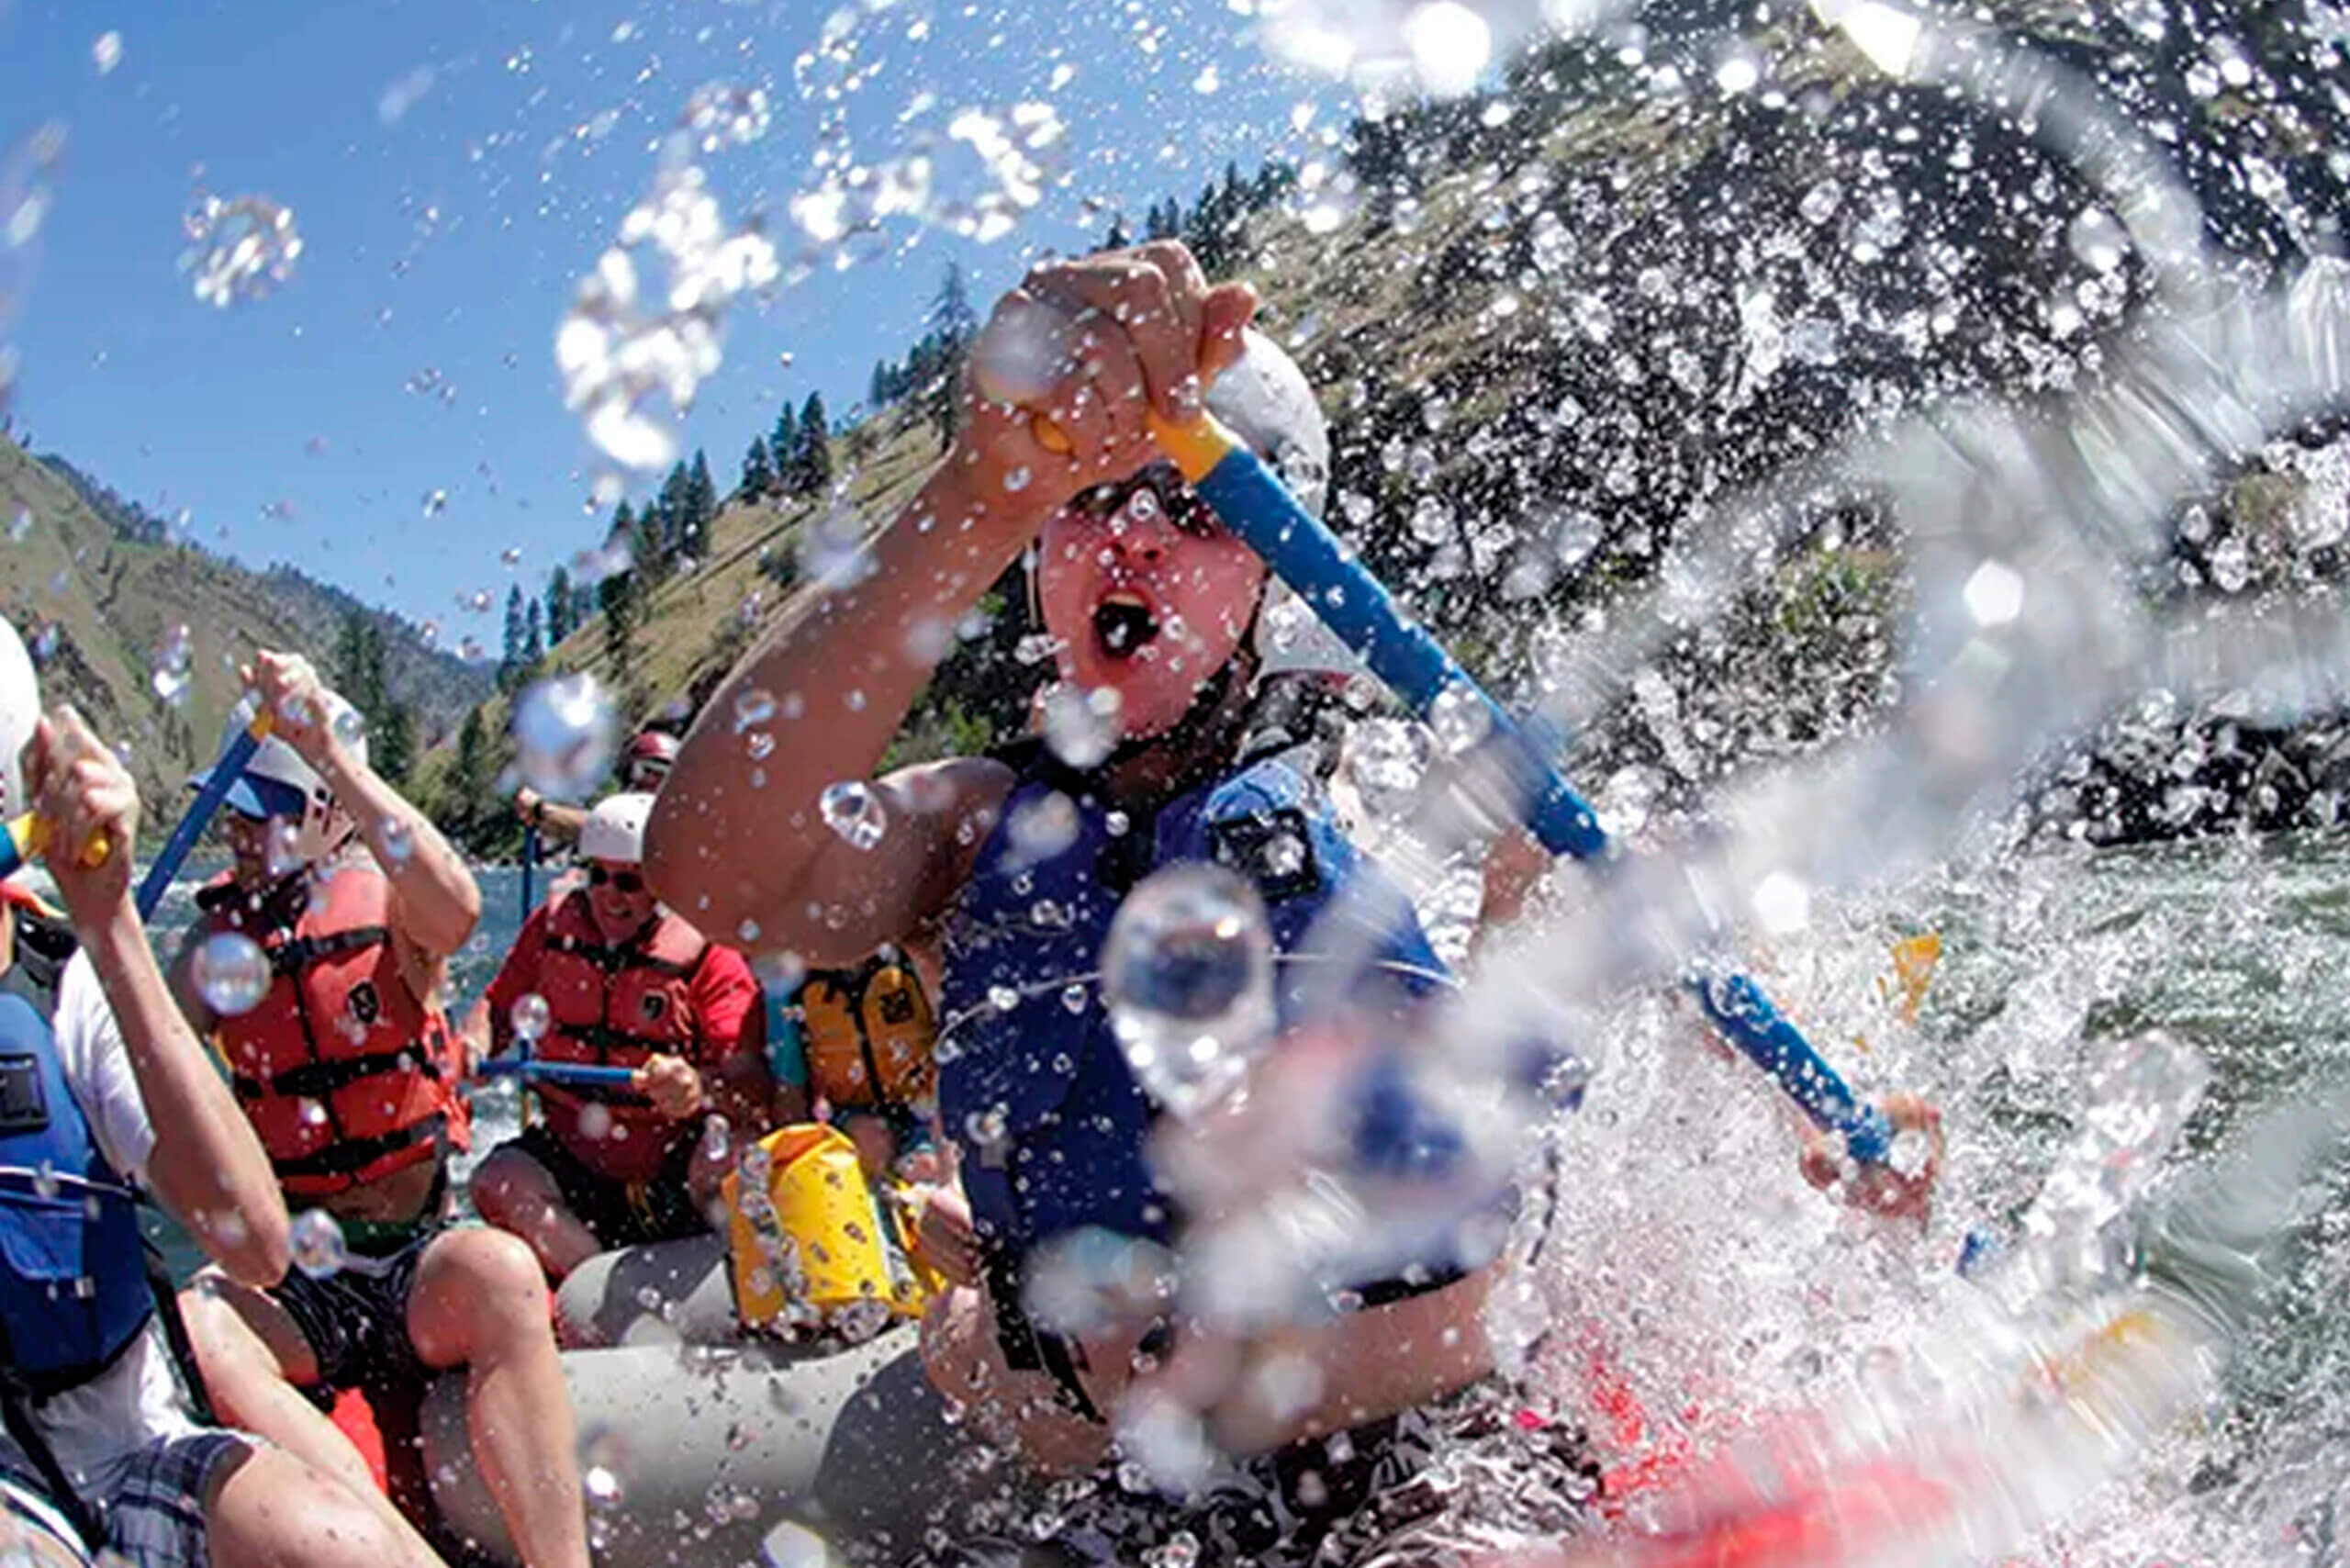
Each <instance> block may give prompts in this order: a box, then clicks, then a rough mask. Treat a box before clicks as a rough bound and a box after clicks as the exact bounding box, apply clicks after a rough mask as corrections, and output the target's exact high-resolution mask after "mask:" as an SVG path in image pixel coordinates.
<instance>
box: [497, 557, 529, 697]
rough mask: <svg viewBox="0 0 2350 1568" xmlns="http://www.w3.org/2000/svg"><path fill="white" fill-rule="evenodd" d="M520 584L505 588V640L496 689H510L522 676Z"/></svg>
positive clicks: (502, 646) (499, 660)
mask: <svg viewBox="0 0 2350 1568" xmlns="http://www.w3.org/2000/svg"><path fill="white" fill-rule="evenodd" d="M522 667H523V666H522V585H521V584H520V583H515V584H512V585H511V586H509V588H507V590H506V640H505V642H504V644H502V645H501V651H500V653H499V655H498V689H499V690H500V691H511V690H513V689H514V687H515V684H516V683H517V682H518V681H520V679H521V678H522Z"/></svg>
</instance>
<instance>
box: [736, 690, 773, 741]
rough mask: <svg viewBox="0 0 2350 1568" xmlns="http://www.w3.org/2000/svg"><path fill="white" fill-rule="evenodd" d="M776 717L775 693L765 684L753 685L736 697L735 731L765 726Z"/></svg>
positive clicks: (741, 731) (739, 732) (740, 731)
mask: <svg viewBox="0 0 2350 1568" xmlns="http://www.w3.org/2000/svg"><path fill="white" fill-rule="evenodd" d="M774 718H775V693H773V692H771V691H769V690H768V689H767V688H765V687H763V686H755V687H752V688H751V689H749V690H748V691H744V692H743V693H741V694H739V695H738V696H737V697H736V698H735V699H734V733H735V734H738V735H739V734H743V733H744V731H746V730H756V729H761V728H764V727H765V726H766V725H767V724H768V723H769V722H772V721H773V720H774Z"/></svg>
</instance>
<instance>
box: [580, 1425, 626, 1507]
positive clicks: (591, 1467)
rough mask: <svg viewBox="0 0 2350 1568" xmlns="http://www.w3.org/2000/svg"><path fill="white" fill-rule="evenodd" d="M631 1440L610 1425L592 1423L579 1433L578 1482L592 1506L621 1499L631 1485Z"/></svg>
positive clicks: (606, 1505) (604, 1505)
mask: <svg viewBox="0 0 2350 1568" xmlns="http://www.w3.org/2000/svg"><path fill="white" fill-rule="evenodd" d="M628 1472H629V1442H628V1438H627V1435H626V1434H625V1433H622V1432H621V1431H620V1430H618V1429H617V1428H611V1427H590V1428H588V1430H587V1431H585V1432H582V1433H581V1434H580V1436H579V1484H580V1489H581V1490H582V1491H583V1492H585V1493H586V1494H587V1496H588V1506H589V1507H591V1508H609V1507H610V1506H613V1505H614V1504H616V1503H618V1502H620V1500H621V1496H622V1495H624V1494H625V1492H626V1490H627V1485H628Z"/></svg>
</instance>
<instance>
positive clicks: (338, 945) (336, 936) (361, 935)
mask: <svg viewBox="0 0 2350 1568" xmlns="http://www.w3.org/2000/svg"><path fill="white" fill-rule="evenodd" d="M391 939H392V934H391V932H390V931H389V930H387V929H386V927H384V926H381V925H354V926H353V927H352V928H351V929H350V930H348V931H337V932H333V933H330V934H329V935H325V936H295V937H289V938H288V939H287V940H285V941H284V942H280V943H279V944H277V946H274V947H272V948H270V949H268V951H269V967H270V968H271V969H273V970H274V971H275V972H276V973H278V974H281V975H298V974H300V973H301V972H302V971H303V970H305V969H308V968H309V967H310V966H311V965H313V964H318V963H323V962H325V961H326V960H327V959H329V958H341V957H342V955H343V954H345V953H355V952H357V951H359V950H360V949H361V948H363V947H380V946H383V945H384V944H385V943H386V942H389V941H390V940H391Z"/></svg>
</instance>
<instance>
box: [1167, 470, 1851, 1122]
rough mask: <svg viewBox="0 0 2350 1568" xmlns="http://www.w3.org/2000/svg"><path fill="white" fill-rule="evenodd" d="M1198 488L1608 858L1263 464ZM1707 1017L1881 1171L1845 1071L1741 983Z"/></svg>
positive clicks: (1554, 778)
mask: <svg viewBox="0 0 2350 1568" xmlns="http://www.w3.org/2000/svg"><path fill="white" fill-rule="evenodd" d="M1194 487H1195V488H1196V489H1197V490H1198V491H1199V493H1200V495H1201V497H1202V498H1204V499H1205V500H1206V501H1207V503H1208V505H1209V506H1211V507H1213V508H1214V509H1215V514H1216V517H1217V518H1218V520H1219V521H1222V522H1223V523H1224V525H1225V527H1227V528H1229V529H1231V530H1232V532H1234V533H1235V534H1236V535H1237V536H1238V538H1239V539H1240V540H1241V542H1242V543H1245V544H1247V545H1248V547H1249V548H1250V549H1251V550H1254V551H1255V552H1256V553H1257V554H1258V555H1259V557H1260V558H1261V559H1262V560H1263V561H1264V563H1265V565H1266V566H1269V567H1270V568H1271V569H1272V571H1273V573H1274V575H1275V576H1277V577H1280V578H1281V580H1282V581H1283V582H1285V583H1287V584H1289V586H1290V587H1291V588H1293V589H1295V590H1296V591H1297V593H1298V595H1299V597H1300V598H1302V599H1304V600H1305V602H1306V603H1307V604H1308V605H1309V606H1311V607H1312V609H1313V610H1314V613H1315V615H1317V616H1319V617H1320V618H1321V621H1322V623H1323V624H1324V625H1326V626H1327V627H1328V628H1329V629H1330V630H1331V632H1332V633H1335V634H1336V635H1337V638H1338V640H1339V641H1340V642H1343V643H1344V644H1346V645H1347V646H1348V647H1349V648H1351V649H1353V650H1354V652H1355V653H1356V654H1357V655H1360V657H1361V659H1362V661H1363V662H1364V663H1365V664H1367V665H1369V666H1371V673H1372V674H1373V675H1375V676H1377V677H1378V678H1380V679H1381V680H1382V681H1383V682H1385V683H1386V685H1387V687H1388V689H1391V690H1393V692H1394V693H1395V694H1396V695H1397V696H1399V697H1401V698H1403V699H1404V701H1405V702H1407V703H1409V704H1410V705H1411V707H1412V710H1413V711H1415V712H1416V713H1418V714H1420V715H1422V716H1423V717H1426V716H1427V713H1428V712H1429V711H1430V710H1431V709H1432V708H1433V707H1435V705H1436V703H1437V701H1438V699H1439V698H1442V697H1443V696H1444V694H1445V693H1446V692H1448V691H1451V692H1457V693H1460V694H1461V696H1460V697H1456V698H1455V699H1453V700H1463V698H1465V699H1466V700H1473V701H1476V702H1480V703H1482V704H1483V706H1484V708H1485V710H1486V711H1487V712H1488V713H1489V714H1490V715H1491V717H1492V726H1491V734H1490V738H1489V739H1488V741H1487V742H1486V743H1485V744H1486V746H1487V747H1488V748H1489V749H1490V751H1491V753H1492V755H1494V756H1497V757H1498V758H1499V759H1500V760H1501V762H1502V763H1503V765H1504V767H1505V769H1506V771H1507V773H1508V775H1509V777H1510V778H1511V780H1512V782H1513V783H1515V784H1516V787H1517V791H1518V796H1519V799H1520V801H1522V802H1523V804H1522V807H1521V810H1522V812H1523V815H1524V818H1525V821H1526V824H1527V827H1528V828H1529V829H1530V830H1531V831H1532V832H1533V834H1534V836H1535V837H1536V838H1537V839H1538V840H1539V841H1540V843H1541V844H1542V846H1543V847H1544V848H1546V849H1548V850H1550V852H1551V853H1552V854H1553V855H1572V856H1573V857H1576V858H1577V859H1579V860H1588V859H1593V858H1595V857H1603V856H1605V855H1606V854H1607V853H1608V852H1609V848H1610V846H1609V844H1608V840H1607V835H1606V833H1604V832H1603V831H1602V830H1601V829H1600V826H1599V823H1598V819H1597V818H1596V817H1595V815H1594V814H1593V812H1592V810H1591V808H1590V806H1588V805H1586V804H1585V803H1584V802H1583V800H1582V799H1581V798H1580V797H1579V796H1577V795H1576V794H1575V792H1574V790H1573V789H1572V788H1571V787H1570V786H1569V785H1568V783H1567V781H1566V780H1565V779H1564V778H1561V777H1560V775H1559V772H1558V769H1557V768H1555V767H1552V766H1551V765H1550V760H1549V758H1548V757H1547V756H1545V755H1543V753H1542V751H1541V750H1540V749H1539V748H1538V747H1537V745H1535V744H1534V742H1533V740H1532V739H1531V737H1529V736H1528V735H1527V733H1526V731H1525V730H1524V729H1522V728H1521V727H1520V726H1519V725H1518V724H1517V723H1516V721H1514V720H1513V719H1512V718H1511V717H1510V716H1509V715H1508V714H1507V713H1506V712H1505V711H1503V710H1502V708H1501V706H1500V705H1499V704H1498V703H1496V702H1494V700H1493V699H1492V698H1491V697H1489V696H1487V695H1486V694H1485V692H1484V690H1483V689H1482V688H1480V687H1479V686H1478V685H1477V684H1476V683H1475V682H1474V681H1472V680H1471V679H1470V678H1469V675H1468V673H1467V672H1466V671H1464V670H1463V669H1462V668H1461V667H1460V666H1459V665H1458V664H1456V663H1454V662H1453V658H1452V655H1450V654H1449V653H1447V652H1445V650H1444V647H1443V645H1442V644H1439V643H1438V641H1437V640H1436V639H1435V638H1434V637H1433V636H1431V635H1429V633H1428V632H1427V628H1425V627H1423V626H1420V625H1418V624H1417V623H1416V622H1413V621H1411V620H1410V619H1409V618H1408V617H1406V616H1405V615H1404V611H1403V610H1402V609H1401V608H1400V607H1399V606H1398V605H1397V604H1396V602H1395V600H1394V598H1393V596H1392V595H1391V594H1389V593H1388V591H1387V589H1386V588H1385V587H1383V586H1382V584H1381V583H1380V581H1379V579H1378V578H1376V577H1372V576H1371V573H1370V571H1369V570H1368V569H1367V568H1366V567H1365V566H1363V564H1362V562H1361V561H1360V560H1359V559H1358V558H1356V557H1355V556H1353V555H1351V554H1348V552H1347V551H1346V549H1345V547H1344V546H1342V545H1341V544H1340V543H1338V540H1337V535H1335V534H1333V533H1332V532H1330V531H1329V530H1328V529H1327V528H1326V527H1324V526H1323V525H1322V523H1321V521H1320V520H1318V519H1316V518H1315V516H1314V515H1313V514H1312V513H1311V512H1308V511H1307V510H1305V509H1304V507H1303V506H1301V505H1299V504H1298V501H1297V498H1295V497H1294V496H1292V495H1291V494H1290V492H1289V488H1288V487H1287V486H1285V485H1283V484H1282V483H1281V480H1280V479H1279V478H1278V477H1277V476H1275V475H1274V474H1273V472H1272V470H1271V469H1270V468H1269V467H1267V466H1266V465H1265V463H1264V461H1263V460H1262V459H1260V458H1259V457H1258V456H1257V454H1254V453H1252V452H1250V451H1248V449H1247V448H1246V447H1242V446H1238V445H1235V446H1234V447H1233V448H1232V449H1231V450H1230V451H1228V452H1226V453H1225V454H1224V456H1223V457H1222V459H1221V460H1220V461H1218V462H1217V463H1216V465H1215V466H1214V468H1213V469H1212V470H1210V471H1209V473H1208V474H1207V475H1206V476H1204V477H1203V478H1201V479H1199V480H1197V481H1196V482H1195V484H1194ZM1692 984H1693V988H1694V989H1695V991H1696V992H1697V999H1698V1002H1699V1005H1700V1006H1702V1007H1703V1008H1704V1010H1705V1013H1706V1016H1707V1018H1708V1019H1710V1020H1711V1021H1712V1022H1713V1024H1714V1025H1715V1027H1717V1028H1718V1029H1719V1030H1720V1031H1721V1032H1722V1034H1723V1036H1725V1037H1727V1038H1728V1039H1729V1041H1730V1043H1731V1044H1733V1045H1735V1046H1736V1047H1738V1048H1739V1049H1740V1051H1741V1052H1743V1053H1744V1054H1745V1055H1746V1056H1747V1057H1748V1058H1750V1059H1751V1060H1752V1061H1753V1062H1754V1063H1755V1065H1756V1066H1758V1067H1760V1068H1762V1070H1763V1071H1765V1072H1767V1073H1769V1074H1770V1075H1771V1077H1772V1079H1773V1080H1774V1081H1775V1082H1776V1083H1777V1084H1778V1085H1779V1087H1780V1088H1782V1089H1784V1090H1785V1091H1786V1092H1787V1094H1788V1095H1789V1096H1790V1097H1791V1098H1793V1099H1794V1101H1795V1102H1796V1104H1798V1105H1800V1106H1801V1107H1802V1108H1803V1110H1804V1112H1805V1114H1807V1115H1808V1116H1810V1117H1811V1119H1812V1121H1813V1123H1814V1124H1815V1125H1816V1126H1818V1127H1820V1128H1821V1129H1822V1130H1823V1131H1829V1132H1838V1133H1841V1134H1842V1135H1843V1136H1844V1142H1845V1148H1847V1149H1848V1150H1849V1151H1850V1152H1851V1154H1852V1158H1853V1159H1857V1160H1860V1161H1861V1162H1863V1163H1864V1164H1875V1163H1879V1162H1882V1161H1883V1160H1884V1159H1885V1157H1886V1150H1887V1148H1889V1147H1890V1145H1891V1143H1892V1137H1893V1134H1892V1128H1891V1126H1889V1125H1888V1124H1887V1123H1886V1119H1885V1115H1884V1114H1883V1113H1882V1112H1880V1111H1878V1110H1877V1109H1876V1108H1875V1107H1874V1106H1870V1105H1863V1104H1862V1103H1860V1102H1859V1101H1858V1100H1857V1099H1856V1098H1854V1096H1853V1094H1852V1090H1851V1088H1850V1087H1849V1086H1848V1085H1846V1083H1845V1082H1844V1081H1843V1079H1841V1077H1839V1076H1838V1075H1837V1073H1836V1070H1835V1069H1833V1068H1831V1067H1830V1066H1829V1065H1828V1063H1827V1062H1826V1061H1825V1060H1824V1059H1822V1058H1821V1057H1820V1055H1819V1053H1818V1051H1817V1050H1815V1049H1813V1048H1812V1046H1811V1043H1810V1042H1809V1041H1807V1040H1806V1039H1805V1038H1804V1037H1803V1034H1802V1032H1801V1031H1800V1030H1798V1029H1797V1028H1796V1026H1795V1025H1793V1024H1791V1023H1789V1022H1788V1021H1787V1020H1786V1018H1785V1016H1783V1015H1782V1014H1780V1013H1779V1011H1778V1010H1777V1009H1776V1008H1774V1007H1773V1006H1772V1005H1771V1002H1770V1000H1769V999H1768V998H1767V997H1765V996H1764V995H1763V994H1762V991H1761V989H1760V988H1758V987H1757V986H1756V985H1755V984H1754V982H1753V981H1751V980H1747V979H1746V978H1745V977H1743V976H1735V977H1732V978H1731V979H1730V980H1726V981H1725V980H1714V981H1712V982H1710V983H1709V982H1707V981H1705V980H1696V981H1693V982H1692Z"/></svg>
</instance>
